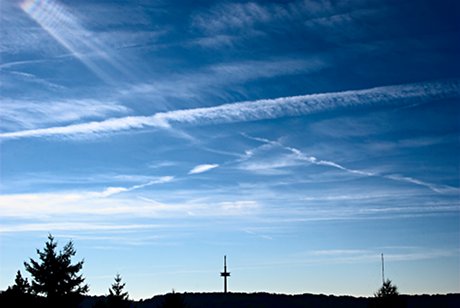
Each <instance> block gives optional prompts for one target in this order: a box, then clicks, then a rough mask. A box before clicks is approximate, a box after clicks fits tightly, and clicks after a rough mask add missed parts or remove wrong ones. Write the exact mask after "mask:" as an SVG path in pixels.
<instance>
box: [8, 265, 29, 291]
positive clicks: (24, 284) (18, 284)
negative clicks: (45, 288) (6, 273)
mask: <svg viewBox="0 0 460 308" xmlns="http://www.w3.org/2000/svg"><path fill="white" fill-rule="evenodd" d="M29 290H30V285H29V281H27V278H26V279H24V278H22V275H21V271H18V272H17V273H16V278H15V279H14V285H12V286H11V287H8V292H12V293H14V294H17V295H22V294H29Z"/></svg>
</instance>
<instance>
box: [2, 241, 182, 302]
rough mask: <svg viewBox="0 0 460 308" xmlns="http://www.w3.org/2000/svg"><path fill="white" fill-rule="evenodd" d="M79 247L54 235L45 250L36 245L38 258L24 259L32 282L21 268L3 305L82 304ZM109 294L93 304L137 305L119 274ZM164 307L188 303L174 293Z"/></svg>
mask: <svg viewBox="0 0 460 308" xmlns="http://www.w3.org/2000/svg"><path fill="white" fill-rule="evenodd" d="M75 253H76V250H75V248H74V245H73V242H72V241H69V242H68V243H67V244H66V245H65V246H64V247H63V249H62V250H59V251H58V250H57V242H56V241H55V240H54V237H53V236H52V235H51V234H50V235H48V241H47V242H46V243H45V247H44V248H43V251H40V250H39V249H37V254H38V260H34V259H32V258H30V259H29V262H24V267H25V269H26V271H27V272H29V274H30V276H31V277H32V280H31V282H29V281H28V279H27V278H23V276H22V274H21V271H20V270H18V271H17V273H16V278H15V280H14V284H13V285H12V286H10V287H8V289H7V290H6V291H4V292H2V293H1V294H0V304H1V305H0V306H1V307H69V308H71V307H79V306H80V304H81V302H82V301H83V300H84V299H85V295H86V294H88V292H89V286H88V284H86V283H85V278H83V276H82V275H81V274H80V271H81V269H82V268H83V264H84V260H81V261H79V262H76V263H72V257H74V256H75ZM114 280H115V281H114V283H113V284H112V285H111V287H110V288H109V294H108V295H107V296H104V297H101V298H100V299H99V300H97V301H96V303H94V304H93V305H92V307H94V308H128V307H134V306H135V305H134V303H133V301H132V300H130V299H129V294H128V292H125V291H124V288H125V283H123V282H122V277H121V276H120V274H116V276H115V278H114ZM162 306H163V307H164V308H170V307H179V308H180V307H185V305H184V304H183V300H182V296H181V295H180V294H177V293H174V292H173V293H171V294H170V295H169V296H166V297H165V299H164V301H163V305H162Z"/></svg>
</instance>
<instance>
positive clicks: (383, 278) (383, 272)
mask: <svg viewBox="0 0 460 308" xmlns="http://www.w3.org/2000/svg"><path fill="white" fill-rule="evenodd" d="M381 256H382V285H384V284H385V262H384V261H383V253H382V254H381Z"/></svg>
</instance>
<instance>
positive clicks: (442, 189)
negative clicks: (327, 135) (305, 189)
mask: <svg viewBox="0 0 460 308" xmlns="http://www.w3.org/2000/svg"><path fill="white" fill-rule="evenodd" d="M243 136H245V137H246V138H249V139H252V140H256V141H259V142H262V143H265V144H270V145H275V146H279V147H281V148H283V149H285V150H287V151H289V152H291V153H292V154H294V156H295V159H297V160H299V161H304V162H308V163H310V164H313V165H318V166H327V167H331V168H335V169H339V170H342V171H345V172H347V173H351V174H355V175H360V176H368V177H380V178H384V179H387V180H392V181H397V182H404V183H409V184H415V185H418V186H423V187H427V188H429V189H430V190H432V191H434V192H436V193H458V192H459V189H458V188H456V187H451V186H448V185H436V184H432V183H428V182H425V181H422V180H419V179H415V178H412V177H409V176H401V175H394V174H381V173H378V172H370V171H364V170H357V169H350V168H347V167H345V166H342V165H341V164H338V163H336V162H333V161H329V160H322V159H318V158H317V157H315V156H310V155H306V154H304V153H303V152H302V151H300V150H299V149H296V148H293V147H289V146H285V145H283V144H282V143H280V142H278V141H273V140H268V139H265V138H257V137H252V136H248V135H246V134H243Z"/></svg>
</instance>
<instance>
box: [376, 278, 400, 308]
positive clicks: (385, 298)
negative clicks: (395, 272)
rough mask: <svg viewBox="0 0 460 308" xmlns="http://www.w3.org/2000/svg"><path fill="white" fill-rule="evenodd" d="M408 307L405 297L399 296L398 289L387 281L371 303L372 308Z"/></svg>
mask: <svg viewBox="0 0 460 308" xmlns="http://www.w3.org/2000/svg"><path fill="white" fill-rule="evenodd" d="M406 306H407V304H406V300H405V298H404V297H402V296H399V292H398V287H396V286H395V285H394V284H393V283H392V282H391V280H389V279H387V280H385V281H384V282H383V285H382V286H381V287H380V289H378V291H377V292H376V293H374V299H373V300H372V301H370V303H369V307H370V308H405V307H406Z"/></svg>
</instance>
